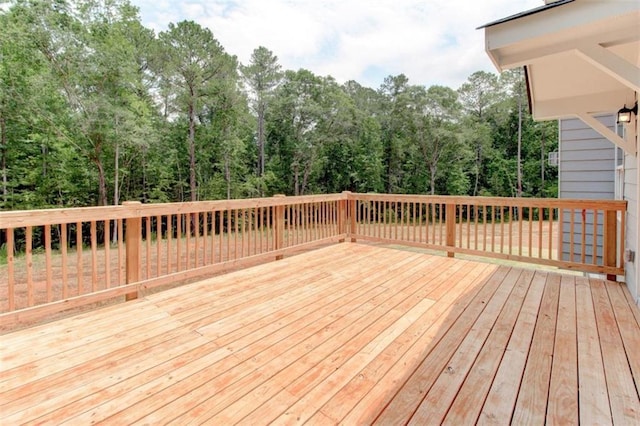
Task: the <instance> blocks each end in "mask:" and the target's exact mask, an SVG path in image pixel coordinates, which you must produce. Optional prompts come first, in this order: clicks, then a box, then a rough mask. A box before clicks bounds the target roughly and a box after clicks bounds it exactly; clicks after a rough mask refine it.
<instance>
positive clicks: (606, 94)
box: [483, 0, 640, 153]
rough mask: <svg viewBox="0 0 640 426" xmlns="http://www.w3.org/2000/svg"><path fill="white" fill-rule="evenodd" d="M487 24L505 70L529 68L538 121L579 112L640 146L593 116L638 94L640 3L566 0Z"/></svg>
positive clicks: (491, 49)
mask: <svg viewBox="0 0 640 426" xmlns="http://www.w3.org/2000/svg"><path fill="white" fill-rule="evenodd" d="M483 28H484V30H485V42H486V50H487V53H488V54H489V57H490V58H491V60H492V61H493V63H494V64H495V66H496V68H498V70H500V71H503V70H505V69H510V68H516V67H521V66H524V67H526V69H527V73H526V75H527V84H528V89H529V93H530V103H531V109H532V111H531V112H532V114H533V116H534V118H535V119H537V120H550V119H558V118H563V117H575V116H577V117H580V118H582V119H583V120H584V121H585V122H587V124H589V125H591V126H592V127H594V129H595V130H597V131H599V132H600V133H602V132H608V133H607V134H606V136H607V138H609V139H611V140H612V141H614V143H616V144H617V145H619V146H621V147H623V148H624V149H625V150H626V151H627V152H633V153H635V152H636V147H635V137H633V138H627V140H623V139H622V138H620V137H619V136H617V135H615V134H614V133H613V132H611V131H610V130H608V129H606V128H604V126H602V125H601V124H599V121H597V120H596V119H595V118H594V117H593V116H594V114H599V113H611V112H616V111H618V110H619V109H620V108H621V107H622V106H623V105H625V104H626V105H628V106H632V105H633V104H634V103H635V102H636V100H637V93H638V92H640V2H638V1H635V0H608V1H597V0H560V1H557V2H554V3H550V4H548V5H545V6H542V7H540V8H536V9H533V10H531V11H527V12H523V13H521V14H518V15H514V16H512V17H508V18H505V19H502V20H500V21H496V22H493V23H490V24H488V25H486V26H484V27H483ZM598 126H599V127H601V128H597V127H598Z"/></svg>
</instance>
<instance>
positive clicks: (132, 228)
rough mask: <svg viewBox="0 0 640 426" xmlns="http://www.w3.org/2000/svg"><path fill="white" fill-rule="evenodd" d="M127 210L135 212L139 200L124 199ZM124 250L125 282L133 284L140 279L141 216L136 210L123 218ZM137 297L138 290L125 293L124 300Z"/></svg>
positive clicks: (139, 204)
mask: <svg viewBox="0 0 640 426" xmlns="http://www.w3.org/2000/svg"><path fill="white" fill-rule="evenodd" d="M122 205H123V206H125V207H127V208H128V210H131V211H133V212H136V208H137V207H140V206H141V205H142V203H141V202H140V201H125V202H124V203H122ZM124 241H125V251H126V277H127V281H126V282H127V284H133V283H137V282H138V281H140V253H141V250H140V248H141V245H142V217H140V216H139V215H138V213H137V212H136V216H135V217H129V218H127V219H125V239H124ZM137 298H138V291H137V290H136V291H135V292H133V293H128V294H126V295H125V300H127V301H129V300H134V299H137Z"/></svg>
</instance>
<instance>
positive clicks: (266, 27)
mask: <svg viewBox="0 0 640 426" xmlns="http://www.w3.org/2000/svg"><path fill="white" fill-rule="evenodd" d="M131 2H132V3H133V4H134V5H136V6H138V7H139V8H140V14H141V17H142V22H143V24H145V25H146V26H147V27H150V28H153V29H154V30H155V31H156V32H159V31H162V30H165V29H166V28H167V25H168V23H169V22H178V21H180V20H184V19H189V20H193V21H196V22H198V23H199V24H200V25H203V26H206V27H208V28H209V29H211V31H212V32H213V34H214V36H215V37H216V39H218V41H219V42H220V43H221V44H222V46H223V47H224V48H225V49H226V51H227V52H228V53H230V54H232V55H236V56H237V57H238V59H239V60H240V62H242V63H247V62H248V61H249V57H250V55H251V52H252V51H253V49H255V48H256V47H258V46H265V47H267V48H268V49H270V50H271V51H273V53H274V54H275V55H276V56H278V59H279V62H280V64H281V65H282V67H283V68H284V69H293V70H296V69H298V68H307V69H309V70H311V71H312V72H314V73H316V74H319V75H331V76H333V77H335V78H336V79H337V80H338V82H340V83H342V82H345V81H347V80H356V81H357V82H359V83H360V84H362V85H365V86H368V87H372V88H378V87H379V86H380V84H381V83H382V81H383V79H384V78H385V77H386V76H388V75H397V74H400V73H404V74H405V75H406V76H407V77H408V78H409V81H410V82H411V83H412V84H423V85H425V86H431V85H434V84H441V85H446V86H450V87H452V88H457V87H459V86H460V85H461V84H462V83H463V82H464V81H465V80H466V79H467V77H468V76H469V75H470V74H471V73H473V72H474V71H478V70H486V71H495V69H494V68H493V65H492V64H491V62H490V61H489V59H488V57H487V55H486V54H485V52H484V33H483V31H481V30H476V29H475V28H476V27H478V26H480V25H482V24H485V23H487V22H489V21H492V20H495V19H498V18H502V17H505V16H508V15H511V14H513V13H517V12H520V11H523V10H526V9H531V8H534V7H537V6H540V5H542V4H543V3H544V2H543V1H542V0H439V1H436V0H183V1H176V0H131Z"/></svg>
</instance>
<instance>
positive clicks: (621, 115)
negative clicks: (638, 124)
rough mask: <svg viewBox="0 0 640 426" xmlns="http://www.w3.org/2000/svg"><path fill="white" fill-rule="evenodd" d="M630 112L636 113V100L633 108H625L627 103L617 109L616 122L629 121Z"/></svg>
mask: <svg viewBox="0 0 640 426" xmlns="http://www.w3.org/2000/svg"><path fill="white" fill-rule="evenodd" d="M631 114H635V115H638V102H636V104H635V106H634V107H633V108H627V105H625V106H624V107H622V108H621V109H620V111H618V123H631Z"/></svg>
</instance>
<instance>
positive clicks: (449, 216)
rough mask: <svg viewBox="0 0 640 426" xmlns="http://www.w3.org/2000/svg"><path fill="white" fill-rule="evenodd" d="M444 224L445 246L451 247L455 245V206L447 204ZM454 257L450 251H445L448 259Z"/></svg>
mask: <svg viewBox="0 0 640 426" xmlns="http://www.w3.org/2000/svg"><path fill="white" fill-rule="evenodd" d="M444 220H445V224H446V230H447V246H448V247H453V246H454V245H455V244H456V205H455V204H452V203H447V207H446V211H445V218H444ZM454 255H455V253H454V252H452V251H447V256H448V257H453V256H454Z"/></svg>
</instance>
